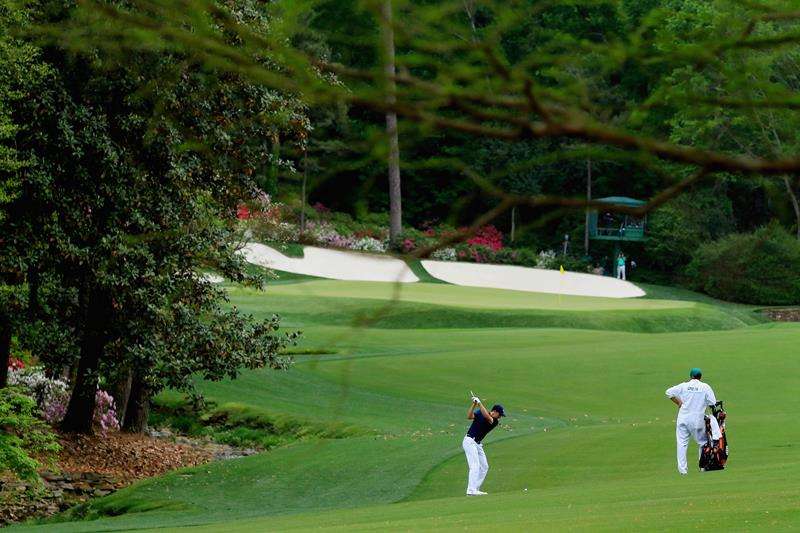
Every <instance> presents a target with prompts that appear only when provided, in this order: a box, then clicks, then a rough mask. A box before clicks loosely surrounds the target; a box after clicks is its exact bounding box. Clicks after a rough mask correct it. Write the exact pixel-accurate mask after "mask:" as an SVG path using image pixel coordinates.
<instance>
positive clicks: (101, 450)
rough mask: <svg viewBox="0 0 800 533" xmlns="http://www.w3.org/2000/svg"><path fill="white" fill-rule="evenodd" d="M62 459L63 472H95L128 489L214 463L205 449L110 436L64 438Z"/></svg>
mask: <svg viewBox="0 0 800 533" xmlns="http://www.w3.org/2000/svg"><path fill="white" fill-rule="evenodd" d="M59 440H60V442H61V446H62V450H61V453H60V454H59V457H58V467H59V470H61V471H63V472H70V473H76V472H81V473H83V472H94V473H98V474H106V475H110V476H113V477H115V478H117V479H118V480H119V482H120V483H122V484H123V486H124V485H129V484H130V483H132V482H134V481H136V480H138V479H143V478H148V477H153V476H159V475H161V474H163V473H165V472H169V471H170V470H175V469H177V468H182V467H185V466H196V465H199V464H203V463H206V462H208V461H210V460H211V458H212V454H211V452H210V451H209V450H207V449H204V448H202V447H199V446H198V447H195V446H190V445H185V444H175V443H173V442H169V441H166V440H162V439H156V438H153V437H148V436H145V435H131V434H128V433H121V432H109V433H107V434H106V435H105V436H103V435H91V436H89V435H62V436H61V438H60V439H59Z"/></svg>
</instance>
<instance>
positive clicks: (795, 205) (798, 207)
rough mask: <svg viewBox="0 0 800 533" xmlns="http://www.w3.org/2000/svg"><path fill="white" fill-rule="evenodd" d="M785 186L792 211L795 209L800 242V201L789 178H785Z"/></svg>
mask: <svg viewBox="0 0 800 533" xmlns="http://www.w3.org/2000/svg"><path fill="white" fill-rule="evenodd" d="M783 184H784V185H786V193H787V194H788V195H789V200H791V202H792V209H794V221H795V224H797V228H796V229H797V240H800V201H798V200H797V195H796V194H795V193H794V189H793V188H792V182H791V181H789V176H786V175H784V176H783Z"/></svg>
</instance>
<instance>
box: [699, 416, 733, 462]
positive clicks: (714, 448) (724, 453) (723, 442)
mask: <svg viewBox="0 0 800 533" xmlns="http://www.w3.org/2000/svg"><path fill="white" fill-rule="evenodd" d="M711 413H712V414H711V415H705V422H706V439H707V442H706V443H705V444H704V445H703V448H702V450H701V451H700V470H701V471H703V472H708V471H710V470H723V469H724V468H725V463H727V462H728V436H727V434H726V433H725V419H726V417H727V414H726V413H725V409H724V408H723V406H722V402H717V403H716V404H714V405H713V406H712V407H711ZM712 416H713V417H714V420H713V421H712V419H711V417H712ZM714 422H716V424H717V425H719V432H718V434H717V436H718V437H719V438H718V439H714V433H715V432H714V429H716V428H714V427H713V426H714V425H715V424H714Z"/></svg>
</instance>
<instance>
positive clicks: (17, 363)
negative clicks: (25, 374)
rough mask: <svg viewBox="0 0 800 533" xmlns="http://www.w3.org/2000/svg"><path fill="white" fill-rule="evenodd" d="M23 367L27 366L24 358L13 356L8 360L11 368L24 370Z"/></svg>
mask: <svg viewBox="0 0 800 533" xmlns="http://www.w3.org/2000/svg"><path fill="white" fill-rule="evenodd" d="M23 368H25V363H23V362H22V359H17V358H16V357H12V358H10V359H9V360H8V369H9V370H22V369H23Z"/></svg>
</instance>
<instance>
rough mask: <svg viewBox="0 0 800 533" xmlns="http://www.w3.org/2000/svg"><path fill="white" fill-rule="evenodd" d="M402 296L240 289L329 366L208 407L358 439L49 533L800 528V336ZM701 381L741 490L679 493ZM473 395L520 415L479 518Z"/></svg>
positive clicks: (670, 318)
mask: <svg viewBox="0 0 800 533" xmlns="http://www.w3.org/2000/svg"><path fill="white" fill-rule="evenodd" d="M393 290H394V287H393V286H392V285H391V284H380V283H356V282H334V281H318V280H314V281H303V280H295V281H294V282H292V283H278V284H275V285H273V286H271V287H270V288H269V289H268V290H267V292H266V293H257V292H255V291H251V290H244V289H238V288H231V296H232V302H233V303H234V304H235V305H237V306H238V307H240V308H241V309H243V310H245V311H247V312H251V313H254V314H257V315H267V314H270V313H272V312H279V313H280V314H281V315H283V316H284V317H285V321H286V325H287V326H288V327H290V328H299V329H302V330H303V332H304V335H303V340H302V342H301V345H300V346H299V348H303V349H308V350H310V351H315V352H319V353H318V354H316V355H298V356H297V360H296V364H295V365H294V367H293V368H292V369H291V370H289V371H285V372H275V371H252V372H247V373H245V374H244V375H242V376H241V378H240V379H238V380H235V381H223V382H219V383H203V384H202V385H201V389H202V390H203V392H204V393H205V394H206V396H207V397H208V398H210V399H212V400H214V401H215V402H217V403H218V404H219V405H222V406H224V405H226V404H230V405H233V404H235V405H241V406H246V407H249V408H252V409H257V410H262V411H266V412H269V413H272V414H275V415H280V416H286V417H292V418H295V419H297V420H299V421H307V422H308V423H315V424H317V423H338V424H343V425H347V426H356V427H358V428H360V429H361V430H363V431H362V432H361V433H360V434H358V435H355V436H351V437H347V438H340V439H328V440H307V441H301V442H298V443H295V444H293V445H290V446H287V447H284V448H279V449H275V450H273V451H270V452H266V453H263V454H260V455H256V456H252V457H248V458H244V459H238V460H233V461H225V462H217V463H213V464H210V465H206V466H202V467H198V468H193V469H188V470H184V471H179V472H174V473H172V474H169V475H167V476H164V477H162V478H157V479H152V480H148V481H145V482H143V483H139V484H137V485H135V486H133V487H130V488H129V489H125V490H122V491H120V492H118V493H116V494H113V495H111V496H109V497H106V498H103V499H100V500H97V501H95V502H94V504H93V505H92V507H91V509H90V510H89V511H88V514H89V516H91V517H97V516H99V517H100V518H99V519H97V520H92V521H72V522H63V523H57V524H49V525H43V526H40V529H42V530H48V531H97V530H125V529H143V530H147V529H158V528H165V529H170V528H174V529H178V528H179V529H180V530H181V531H185V530H186V529H187V528H188V529H194V528H196V529H197V530H201V531H267V530H270V531H286V530H302V529H331V530H370V531H378V530H382V531H383V530H394V529H401V530H439V529H464V528H467V529H490V530H531V529H535V530H563V529H581V530H608V531H619V530H632V529H643V530H645V529H646V530H675V529H684V528H698V527H699V528H701V529H712V528H714V529H718V530H753V529H761V528H768V527H769V528H773V529H775V528H782V529H790V528H792V527H796V526H798V525H800V505H798V502H800V489H799V488H798V487H797V483H796V479H797V478H798V477H799V476H800V458H799V457H798V456H797V454H796V452H795V450H796V447H797V442H800V425H798V424H797V423H796V422H795V420H794V417H795V413H796V412H797V411H798V410H799V409H800V398H798V396H797V394H796V392H795V391H796V389H797V383H798V380H797V375H798V372H800V359H798V358H797V357H796V352H797V346H799V345H800V326H796V325H789V324H771V323H770V324H758V323H757V322H758V319H757V318H755V316H751V314H750V313H749V310H748V308H745V307H744V306H739V307H736V308H735V309H731V308H729V307H728V306H723V305H717V303H716V302H714V301H712V300H706V301H701V302H696V301H689V300H685V299H682V300H677V299H676V300H659V299H653V298H647V299H635V300H613V299H599V298H597V299H595V298H578V297H563V298H561V299H559V298H558V297H557V296H556V295H542V294H530V293H519V292H513V291H491V290H483V289H470V288H464V287H456V286H452V285H446V284H428V283H420V284H411V285H407V286H403V287H402V292H401V293H400V301H399V302H396V303H394V304H392V306H390V307H389V308H386V305H387V300H386V299H387V298H391V297H392V291H393ZM388 303H391V302H388ZM375 313H382V316H381V317H378V318H377V319H375V318H376V317H375V316H374V314H375ZM418 315H421V316H422V317H424V318H420V316H418ZM493 318H496V319H497V320H498V321H500V324H497V323H493ZM354 323H356V324H358V323H369V324H371V325H373V326H375V327H370V328H362V327H352V326H351V325H352V324H354ZM509 325H511V326H513V327H508V326H509ZM504 326H505V327H504ZM545 326H546V327H545ZM690 326H692V327H690ZM652 331H659V333H652ZM692 366H700V367H702V368H703V371H704V374H705V376H706V377H707V379H708V381H709V383H711V385H712V386H713V387H714V389H715V391H716V394H717V397H718V398H720V399H723V400H725V401H726V407H727V408H728V411H729V432H730V435H729V436H730V439H731V448H732V450H731V452H732V456H731V462H730V466H729V468H728V469H727V470H725V471H723V472H714V473H707V474H699V473H697V472H696V471H695V470H691V469H690V475H689V476H687V477H680V476H679V475H678V474H677V471H676V468H675V443H674V418H675V406H674V405H673V404H671V403H670V402H669V401H668V400H667V399H666V397H665V396H664V390H665V389H666V388H667V387H668V386H670V385H673V384H675V383H677V382H679V381H683V380H684V379H685V377H686V374H687V372H688V369H689V368H690V367H692ZM470 389H473V390H475V392H476V393H478V394H480V395H481V396H482V397H483V398H485V399H486V400H487V401H489V402H492V401H502V403H503V404H504V405H505V407H506V410H507V411H508V413H509V416H508V417H507V418H506V419H504V423H503V425H502V426H501V428H500V429H498V430H497V431H495V432H494V433H492V434H491V435H490V436H489V437H488V438H487V441H486V452H487V456H488V459H489V462H490V470H489V475H488V478H487V481H486V483H485V485H484V487H485V490H487V491H488V492H489V493H490V495H489V496H487V497H484V498H481V499H475V498H467V497H465V496H463V494H464V489H465V483H466V464H465V460H464V456H463V452H462V451H461V447H460V445H461V438H462V437H463V435H464V432H465V429H466V427H467V420H466V412H467V407H468V392H469V390H470ZM693 450H694V451H693ZM695 452H696V449H695V448H690V457H691V456H692V455H691V454H693V453H695ZM691 463H692V461H691V459H690V464H691ZM526 489H527V490H526ZM188 526H192V527H188ZM22 529H26V528H22Z"/></svg>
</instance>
